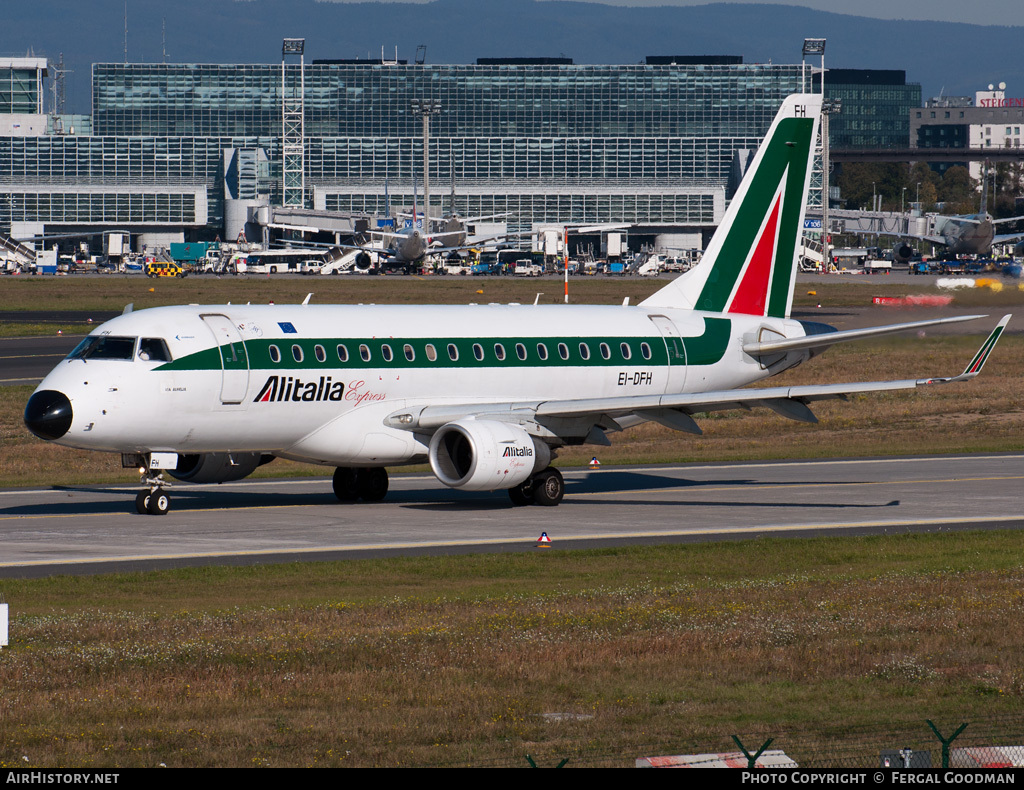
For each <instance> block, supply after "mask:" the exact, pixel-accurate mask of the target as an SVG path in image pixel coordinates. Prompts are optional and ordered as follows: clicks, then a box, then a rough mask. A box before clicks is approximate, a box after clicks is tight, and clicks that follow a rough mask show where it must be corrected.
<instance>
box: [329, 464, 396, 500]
mask: <svg viewBox="0 0 1024 790" xmlns="http://www.w3.org/2000/svg"><path fill="white" fill-rule="evenodd" d="M387 493H388V472H387V470H386V469H385V468H384V467H383V466H373V467H363V468H360V469H350V468H348V467H344V466H339V467H338V468H337V469H335V470H334V495H335V496H336V497H338V499H340V500H341V501H342V502H355V501H356V500H358V499H361V500H363V501H364V502H380V501H381V500H382V499H383V498H384V497H385V496H387Z"/></svg>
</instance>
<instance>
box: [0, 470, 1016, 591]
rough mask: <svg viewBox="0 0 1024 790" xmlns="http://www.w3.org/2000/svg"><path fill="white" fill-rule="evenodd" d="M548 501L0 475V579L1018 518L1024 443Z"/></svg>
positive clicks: (608, 484) (656, 479) (599, 488)
mask: <svg viewBox="0 0 1024 790" xmlns="http://www.w3.org/2000/svg"><path fill="white" fill-rule="evenodd" d="M563 472H564V474H565V477H566V497H565V500H564V501H563V503H562V504H561V505H560V506H558V507H555V508H544V507H539V506H530V507H513V506H512V505H511V503H510V502H509V500H508V497H507V495H506V494H505V493H504V492H502V491H498V492H494V493H467V492H461V491H453V490H451V489H447V488H445V487H443V486H442V485H440V484H439V483H438V482H437V481H436V480H435V479H434V478H433V477H432V476H431V475H429V474H407V475H393V476H392V478H391V491H390V493H389V494H388V497H387V499H386V500H385V501H384V502H381V503H376V504H362V503H355V504H341V503H339V502H338V501H337V500H336V499H335V497H334V495H333V494H332V492H331V483H330V479H329V478H317V479H302V480H243V481H239V482H237V483H225V484H221V485H212V486H189V485H176V486H174V487H173V488H172V489H170V493H171V511H170V513H168V514H167V515H165V516H149V515H139V514H137V513H136V512H135V506H134V499H135V491H136V490H137V489H136V488H134V487H130V486H125V487H119V486H68V487H54V488H44V489H33V490H15V489H5V490H0V578H3V577H28V576H46V575H51V574H58V573H70V574H75V573H96V572H103V571H126V570H147V569H152V568H161V567H181V566H195V565H208V564H258V563H267V562H294V561H308V560H325V559H339V558H349V557H363V556H381V555H389V554H430V553H463V552H497V551H540V550H545V549H544V548H538V539H539V538H540V536H541V534H542V533H546V534H547V536H548V537H549V538H550V540H551V544H550V546H551V547H552V548H555V549H559V548H576V547H598V546H607V545H623V544H640V543H669V542H684V541H707V540H719V539H730V538H736V537H754V536H787V535H793V536H807V535H822V534H834V535H850V534H863V533H872V532H906V531H926V530H953V529H965V528H966V529H971V528H976V529H984V528H1011V529H1017V528H1022V527H1024V485H1022V483H1024V455H1018V454H994V455H956V456H928V457H918V458H876V459H845V460H823V461H790V462H766V463H732V464H706V465H704V464H691V465H670V466H645V467H615V468H602V469H598V470H591V469H567V470H563Z"/></svg>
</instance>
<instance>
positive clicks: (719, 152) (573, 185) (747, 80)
mask: <svg viewBox="0 0 1024 790" xmlns="http://www.w3.org/2000/svg"><path fill="white" fill-rule="evenodd" d="M800 72H801V68H800V66H799V65H764V64H756V65H754V64H751V65H744V64H733V65H700V64H696V65H694V64H688V65H605V66H577V65H571V64H558V65H550V64H515V65H505V64H496V65H407V64H398V65H381V64H372V63H369V62H364V63H358V64H356V63H310V64H306V66H305V75H304V77H305V113H304V118H305V184H306V204H307V206H309V207H311V208H326V209H339V210H351V211H368V212H374V213H383V212H384V208H385V193H388V195H389V197H390V198H391V202H392V204H393V205H394V204H395V203H398V204H404V205H411V198H412V189H413V180H414V179H415V178H419V177H420V173H421V168H422V161H423V158H422V145H423V138H422V121H421V119H420V118H419V117H418V116H416V115H414V114H413V113H412V112H411V110H410V105H411V102H412V100H413V99H431V100H436V101H438V102H439V103H440V112H439V113H438V114H436V115H434V116H432V118H431V143H430V177H431V186H432V188H431V212H432V213H433V214H434V215H435V216H437V214H438V213H439V212H440V211H442V210H443V211H449V210H450V209H451V197H450V195H451V192H452V184H454V192H455V206H454V207H455V210H457V211H458V212H459V213H460V214H463V215H479V214H489V213H504V212H509V213H514V214H516V215H517V217H518V224H520V225H528V224H531V223H533V224H535V223H549V222H572V223H576V222H581V223H597V222H617V221H623V222H639V223H644V224H650V225H659V226H685V227H689V228H696V227H699V228H710V227H711V226H713V225H714V224H715V223H716V222H717V221H719V220H720V219H721V208H722V206H723V198H724V194H725V190H726V189H727V185H728V182H729V177H730V170H731V168H732V166H733V164H734V160H735V159H736V155H737V153H738V152H739V151H741V150H749V149H753V148H756V147H757V145H758V143H759V141H760V139H761V137H762V136H763V135H764V133H765V132H766V131H767V129H768V126H769V125H770V123H771V120H772V118H773V117H774V115H775V112H776V111H777V108H778V106H779V105H780V103H781V102H782V100H783V98H784V97H785V96H786V95H788V94H790V93H792V92H794V91H797V90H798V89H799V85H800ZM281 93H282V78H281V65H280V64H258V65H202V64H198V65H187V64H97V65H95V66H94V67H93V115H92V126H91V132H92V134H91V135H81V134H77V135H74V136H72V135H64V136H56V135H54V136H48V137H42V138H28V139H20V138H19V139H13V138H0V225H7V224H9V223H10V222H11V221H31V220H30V219H29V217H30V215H31V214H32V212H33V209H31V208H30V207H29V205H28V204H27V203H25V202H24V201H22V200H21V198H18V197H14V195H15V193H14V191H13V190H4V189H3V186H4V184H8V185H11V186H12V187H13V186H18V187H19V188H22V189H23V188H24V186H25V185H35V188H36V189H37V190H39V191H40V194H42V193H45V194H52V193H53V191H54V190H53V189H52V187H53V186H54V185H58V186H60V187H61V188H60V189H59V190H57V191H59V192H68V191H71V190H72V188H73V187H74V186H75V185H88V186H89V188H90V189H91V190H94V191H96V192H99V193H103V192H104V188H106V193H107V194H111V195H113V194H123V190H126V189H129V188H131V187H132V186H145V187H147V188H148V189H151V190H156V191H157V192H159V193H160V194H163V195H172V194H175V193H177V194H180V195H184V196H186V199H185V203H188V199H189V197H188V196H190V195H192V194H193V193H194V191H195V188H196V187H197V186H204V187H205V188H206V190H207V203H206V207H205V211H206V216H205V217H203V216H202V213H201V212H200V213H197V214H196V218H195V221H196V223H197V224H198V225H201V226H203V227H205V229H206V230H207V231H209V232H210V233H211V234H213V233H216V232H220V231H221V230H222V228H223V225H224V213H225V212H224V186H223V180H224V177H225V173H224V151H226V150H227V149H238V150H244V151H252V150H254V149H257V150H260V151H261V152H262V154H263V155H265V157H266V159H267V161H268V163H269V165H268V166H267V167H265V168H264V169H263V170H262V171H261V176H260V182H259V185H258V191H259V192H260V193H261V194H265V195H267V196H268V197H269V200H270V202H271V203H273V204H280V202H281V192H282V186H281V180H282V164H281V134H282V122H281ZM161 190H162V191H161ZM4 193H6V198H5V194H4ZM19 194H21V193H19ZM139 194H142V193H139ZM716 198H717V199H716ZM90 200H91V198H90ZM124 202H125V201H124V200H122V203H124ZM115 203H116V201H115ZM89 205H90V206H91V205H92V204H91V203H89ZM127 205H129V206H130V208H129V209H128V211H129V215H130V217H131V219H126V220H124V223H127V222H129V221H130V222H131V223H133V224H136V223H137V224H140V225H142V224H146V223H147V222H150V223H156V224H164V223H167V222H172V221H174V218H176V217H180V216H182V212H183V211H184V212H185V213H186V214H187V212H188V209H187V208H184V209H182V208H181V207H180V206H178V205H170V204H169V203H167V202H166V201H161V202H160V203H159V205H157V204H156V203H153V202H152V201H149V200H141V201H138V202H137V203H136V202H133V201H132V200H131V199H129V200H128V201H127ZM136 205H137V206H138V209H137V210H136ZM21 206H24V208H18V207H21ZM44 206H45V210H44V208H43V207H44ZM716 206H717V208H716ZM34 210H35V211H36V212H38V219H39V221H44V222H53V223H61V222H67V223H72V222H73V223H76V224H77V223H79V222H84V221H86V220H83V219H81V217H82V216H83V211H82V209H81V206H80V205H79V204H78V203H77V202H76V204H75V207H74V210H73V211H72V210H70V209H68V208H67V201H64V202H61V201H56V200H54V199H53V198H50V199H49V201H48V202H47V201H42V202H40V201H37V202H36V207H35V209H34ZM19 212H20V214H21V217H19V218H16V217H15V216H14V215H15V214H16V213H19ZM716 212H717V214H716ZM84 213H85V214H88V212H87V211H86V212H84ZM103 216H104V217H106V213H104V214H103ZM61 217H63V219H61ZM73 217H77V218H78V219H73ZM136 217H138V219H136ZM95 220H96V222H97V223H102V222H105V221H107V220H106V219H101V218H100V216H99V215H97V216H96V217H95Z"/></svg>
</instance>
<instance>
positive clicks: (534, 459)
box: [429, 419, 551, 491]
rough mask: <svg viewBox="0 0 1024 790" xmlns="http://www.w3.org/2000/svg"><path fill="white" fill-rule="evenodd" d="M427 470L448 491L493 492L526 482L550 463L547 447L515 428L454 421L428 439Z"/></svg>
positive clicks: (493, 421)
mask: <svg viewBox="0 0 1024 790" xmlns="http://www.w3.org/2000/svg"><path fill="white" fill-rule="evenodd" d="M429 458H430V468H431V469H433V470H434V474H435V475H436V476H437V479H438V480H440V481H441V482H442V483H444V484H445V485H446V486H449V487H450V488H462V489H465V490H467V491H495V490H497V489H499V488H513V487H515V486H518V485H521V484H522V483H525V482H526V481H527V480H529V479H530V478H531V477H532V476H533V475H534V474H535V473H536V472H539V471H540V470H541V469H544V468H545V467H546V466H548V464H550V463H551V448H550V447H548V446H547V445H546V444H545V443H544V442H542V441H540V440H538V439H535V438H534V437H532V436H531V435H530V434H528V433H527V432H526V431H524V430H523V429H522V428H520V427H519V426H518V425H512V424H510V423H506V422H499V421H497V420H472V419H466V420H456V421H455V422H450V423H448V424H447V425H443V426H441V427H440V428H439V429H438V430H437V431H436V432H435V433H434V436H433V438H432V439H431V440H430V453H429Z"/></svg>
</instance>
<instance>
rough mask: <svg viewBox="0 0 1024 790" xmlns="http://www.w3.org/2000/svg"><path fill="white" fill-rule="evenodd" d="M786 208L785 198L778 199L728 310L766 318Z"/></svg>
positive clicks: (779, 197) (780, 196)
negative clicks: (781, 217) (780, 217)
mask: <svg viewBox="0 0 1024 790" xmlns="http://www.w3.org/2000/svg"><path fill="white" fill-rule="evenodd" d="M781 208H782V195H781V194H780V195H779V196H778V197H777V198H776V199H775V205H774V206H773V207H772V211H771V216H769V217H768V223H767V224H766V225H765V227H764V230H763V231H762V232H761V238H759V239H758V240H757V244H756V246H755V247H754V252H753V254H752V255H751V256H750V263H749V264H748V266H747V270H746V271H745V272H744V273H743V279H742V280H741V281H740V284H739V286H738V287H737V288H736V294H735V295H734V296H733V298H732V302H731V303H730V304H729V306H728V307H727V308H726V312H729V313H744V314H746V315H764V314H765V308H766V306H767V304H768V286H769V285H770V284H771V279H772V263H773V261H774V258H775V246H776V240H777V237H778V233H779V211H780V210H781Z"/></svg>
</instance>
